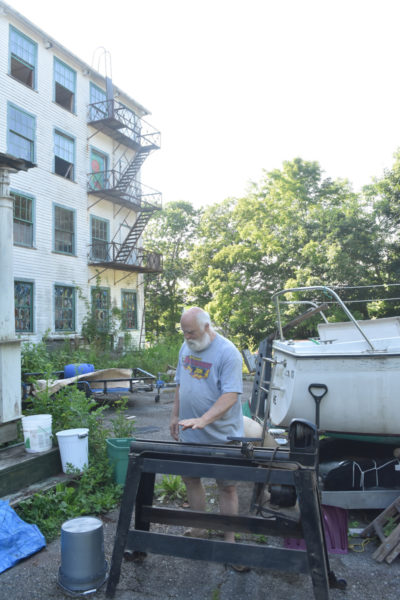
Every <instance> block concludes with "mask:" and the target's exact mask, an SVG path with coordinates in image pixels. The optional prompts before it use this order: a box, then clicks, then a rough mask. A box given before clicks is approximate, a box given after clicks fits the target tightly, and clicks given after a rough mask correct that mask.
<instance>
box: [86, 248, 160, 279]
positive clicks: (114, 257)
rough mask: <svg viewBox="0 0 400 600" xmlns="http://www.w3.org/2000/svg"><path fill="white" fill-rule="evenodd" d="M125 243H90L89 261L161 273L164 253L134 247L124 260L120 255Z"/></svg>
mask: <svg viewBox="0 0 400 600" xmlns="http://www.w3.org/2000/svg"><path fill="white" fill-rule="evenodd" d="M122 245H123V244H120V243H117V242H96V243H94V244H90V245H89V253H88V262H89V263H91V264H93V263H96V264H102V265H105V264H110V265H111V264H112V265H120V266H121V267H134V269H133V270H135V268H137V269H138V270H141V271H149V272H157V273H161V272H162V269H163V264H162V254H159V253H158V252H152V251H150V250H145V249H144V248H137V247H135V248H133V249H132V252H131V253H130V254H129V256H127V257H124V258H123V260H121V258H120V257H119V256H118V255H119V251H120V249H121V247H122Z"/></svg>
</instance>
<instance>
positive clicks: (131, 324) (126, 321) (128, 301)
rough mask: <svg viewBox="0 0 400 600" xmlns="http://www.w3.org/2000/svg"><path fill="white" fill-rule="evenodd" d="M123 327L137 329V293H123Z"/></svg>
mask: <svg viewBox="0 0 400 600" xmlns="http://www.w3.org/2000/svg"><path fill="white" fill-rule="evenodd" d="M122 326H123V328H124V329H137V304H136V292H131V291H122Z"/></svg>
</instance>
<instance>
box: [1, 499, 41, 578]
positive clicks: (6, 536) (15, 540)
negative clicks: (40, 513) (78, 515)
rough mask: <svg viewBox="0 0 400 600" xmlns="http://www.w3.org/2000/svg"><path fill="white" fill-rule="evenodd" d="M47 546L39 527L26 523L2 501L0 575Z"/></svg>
mask: <svg viewBox="0 0 400 600" xmlns="http://www.w3.org/2000/svg"><path fill="white" fill-rule="evenodd" d="M45 546H46V540H45V539H44V536H43V534H42V533H41V532H40V530H39V528H38V527H37V525H29V523H25V521H23V520H22V519H21V518H20V517H19V516H18V515H17V513H16V512H15V510H14V509H12V508H11V506H10V505H9V504H8V503H7V502H4V500H0V573H2V572H3V571H5V570H6V569H9V568H10V567H13V566H14V565H15V564H17V562H19V561H20V560H22V559H23V558H26V557H27V556H31V554H35V552H38V551H39V550H41V549H42V548H44V547H45Z"/></svg>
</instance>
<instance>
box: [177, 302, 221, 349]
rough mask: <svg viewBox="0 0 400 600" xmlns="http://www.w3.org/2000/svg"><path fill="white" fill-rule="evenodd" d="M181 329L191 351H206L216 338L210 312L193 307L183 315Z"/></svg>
mask: <svg viewBox="0 0 400 600" xmlns="http://www.w3.org/2000/svg"><path fill="white" fill-rule="evenodd" d="M181 328H182V331H183V335H184V336H185V340H186V343H187V345H188V346H189V348H190V349H191V350H197V351H199V352H201V350H205V349H206V348H208V346H209V345H210V344H211V342H212V341H213V339H214V338H215V336H216V333H215V331H214V330H213V328H212V326H211V320H210V315H209V314H208V312H206V311H205V310H203V309H202V308H199V307H198V306H193V307H192V308H189V309H188V310H185V312H184V313H183V314H182V318H181Z"/></svg>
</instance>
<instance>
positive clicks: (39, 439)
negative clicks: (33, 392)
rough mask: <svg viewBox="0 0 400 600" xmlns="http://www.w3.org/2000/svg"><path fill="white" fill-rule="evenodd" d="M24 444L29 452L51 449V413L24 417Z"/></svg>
mask: <svg viewBox="0 0 400 600" xmlns="http://www.w3.org/2000/svg"><path fill="white" fill-rule="evenodd" d="M22 429H23V432H24V445H25V450H26V451H27V452H31V453H34V452H45V451H46V450H51V447H52V439H51V438H52V436H51V415H31V416H29V417H22Z"/></svg>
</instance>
